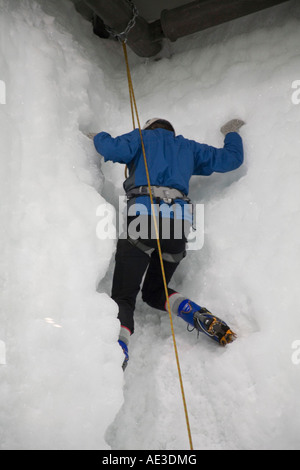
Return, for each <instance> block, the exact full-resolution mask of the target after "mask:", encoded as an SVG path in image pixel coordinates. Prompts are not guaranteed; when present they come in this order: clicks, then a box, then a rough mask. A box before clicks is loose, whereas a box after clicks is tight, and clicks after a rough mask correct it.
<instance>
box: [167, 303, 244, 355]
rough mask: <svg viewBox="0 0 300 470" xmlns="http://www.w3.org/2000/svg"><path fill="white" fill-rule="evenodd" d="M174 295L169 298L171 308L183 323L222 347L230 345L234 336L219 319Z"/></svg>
mask: <svg viewBox="0 0 300 470" xmlns="http://www.w3.org/2000/svg"><path fill="white" fill-rule="evenodd" d="M182 299H183V297H182V296H180V295H179V294H175V295H173V296H172V297H171V301H170V303H171V307H172V310H173V311H174V310H175V312H176V314H177V315H178V316H179V317H180V318H182V319H183V320H184V321H185V322H187V323H188V324H189V325H191V326H192V327H193V329H194V328H195V329H196V330H197V331H198V332H199V333H204V334H206V335H207V336H209V337H210V338H212V339H213V340H214V341H217V342H218V343H219V344H221V345H222V346H226V344H228V343H232V341H234V339H235V338H236V334H235V333H234V332H233V331H232V330H231V329H230V328H229V326H228V325H227V324H226V323H225V322H224V321H223V320H221V319H220V318H218V317H216V316H215V315H213V314H212V313H211V312H209V311H208V310H207V309H206V308H203V307H200V305H197V304H195V303H194V302H192V301H191V300H189V299H184V300H182Z"/></svg>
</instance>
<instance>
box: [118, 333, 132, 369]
mask: <svg viewBox="0 0 300 470" xmlns="http://www.w3.org/2000/svg"><path fill="white" fill-rule="evenodd" d="M118 343H119V345H120V346H121V348H122V349H123V353H124V361H123V364H122V369H123V371H124V370H125V369H126V367H127V366H128V361H129V354H128V346H127V344H125V343H124V342H123V341H121V340H119V341H118Z"/></svg>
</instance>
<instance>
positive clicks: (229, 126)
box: [220, 119, 245, 135]
mask: <svg viewBox="0 0 300 470" xmlns="http://www.w3.org/2000/svg"><path fill="white" fill-rule="evenodd" d="M244 124H245V122H244V121H242V120H241V119H231V121H228V122H226V124H224V126H222V127H221V129H220V130H221V132H222V134H224V135H227V134H229V132H238V131H239V129H240V128H241V127H242V126H243V125H244Z"/></svg>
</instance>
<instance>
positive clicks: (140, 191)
mask: <svg viewBox="0 0 300 470" xmlns="http://www.w3.org/2000/svg"><path fill="white" fill-rule="evenodd" d="M150 191H151V193H152V197H153V199H156V200H158V201H163V202H165V203H166V204H174V203H175V201H176V200H177V199H180V200H182V201H186V202H191V200H190V198H189V197H187V196H186V195H185V194H184V193H182V192H181V191H179V190H178V189H175V188H169V187H167V186H151V188H150V189H149V187H148V186H138V187H135V188H132V189H129V190H128V191H127V193H126V196H127V197H128V198H129V199H131V198H134V197H138V196H149V193H150Z"/></svg>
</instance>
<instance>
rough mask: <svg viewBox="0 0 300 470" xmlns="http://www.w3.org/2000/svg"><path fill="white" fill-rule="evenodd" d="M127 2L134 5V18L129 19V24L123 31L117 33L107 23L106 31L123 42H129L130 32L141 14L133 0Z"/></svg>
mask: <svg viewBox="0 0 300 470" xmlns="http://www.w3.org/2000/svg"><path fill="white" fill-rule="evenodd" d="M126 1H127V3H128V4H129V5H130V6H131V7H132V14H133V16H132V18H131V20H129V22H128V25H127V26H126V28H125V29H124V31H123V32H122V33H117V32H116V31H115V30H114V29H112V28H110V26H107V25H105V29H106V31H107V32H108V33H109V34H110V35H111V36H112V37H114V38H116V39H118V40H119V41H121V42H125V43H126V42H127V38H128V34H129V33H130V31H131V30H132V28H134V26H135V24H136V19H137V17H138V16H139V11H138V9H137V7H136V5H135V4H134V3H133V2H132V1H131V0H126Z"/></svg>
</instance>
